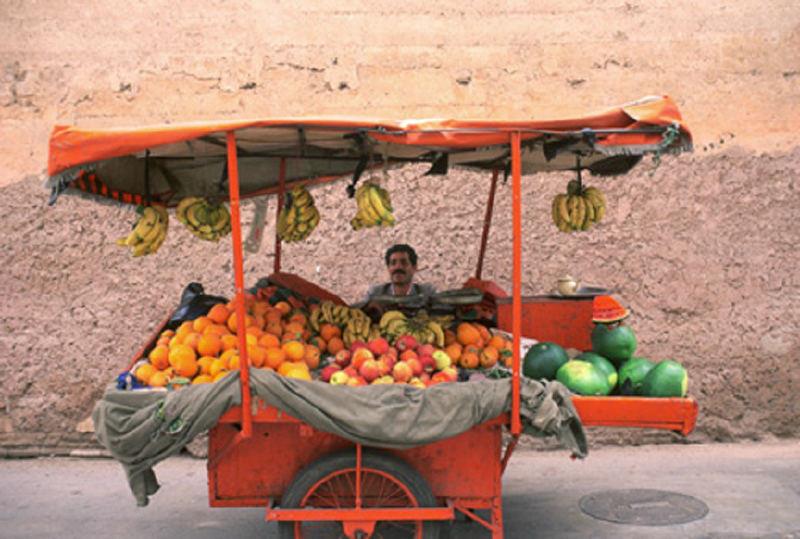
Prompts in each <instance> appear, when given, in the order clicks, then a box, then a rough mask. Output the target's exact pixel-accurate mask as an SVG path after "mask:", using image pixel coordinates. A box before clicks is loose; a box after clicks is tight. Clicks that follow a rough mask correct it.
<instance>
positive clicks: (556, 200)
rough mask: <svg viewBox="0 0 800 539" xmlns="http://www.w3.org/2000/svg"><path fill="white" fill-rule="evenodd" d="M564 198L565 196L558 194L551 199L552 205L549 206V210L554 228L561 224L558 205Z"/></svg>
mask: <svg viewBox="0 0 800 539" xmlns="http://www.w3.org/2000/svg"><path fill="white" fill-rule="evenodd" d="M564 197H565V195H562V194H558V195H556V196H554V197H553V203H552V205H551V208H550V210H551V213H552V217H553V223H554V224H555V225H556V226H558V224H559V223H560V222H561V213H560V212H559V205H560V203H561V199H562V198H564Z"/></svg>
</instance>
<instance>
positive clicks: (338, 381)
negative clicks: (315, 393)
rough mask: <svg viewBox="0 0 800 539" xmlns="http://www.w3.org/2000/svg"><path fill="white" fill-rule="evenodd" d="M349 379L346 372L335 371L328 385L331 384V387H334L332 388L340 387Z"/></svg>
mask: <svg viewBox="0 0 800 539" xmlns="http://www.w3.org/2000/svg"><path fill="white" fill-rule="evenodd" d="M349 379H350V377H349V376H347V373H346V372H344V371H336V372H335V373H333V374H332V375H331V380H330V383H331V385H334V386H341V385H345V384H347V380H349Z"/></svg>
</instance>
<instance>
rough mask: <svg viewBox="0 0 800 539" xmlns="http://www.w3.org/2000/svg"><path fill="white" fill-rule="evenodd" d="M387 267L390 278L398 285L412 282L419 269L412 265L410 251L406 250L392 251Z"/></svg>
mask: <svg viewBox="0 0 800 539" xmlns="http://www.w3.org/2000/svg"><path fill="white" fill-rule="evenodd" d="M387 269H388V270H389V279H391V281H392V283H393V284H396V285H405V284H408V283H410V282H411V279H412V278H413V277H414V272H415V271H417V268H416V267H414V266H413V265H411V260H409V258H408V253H405V252H399V253H392V254H391V255H390V256H389V265H388V266H387Z"/></svg>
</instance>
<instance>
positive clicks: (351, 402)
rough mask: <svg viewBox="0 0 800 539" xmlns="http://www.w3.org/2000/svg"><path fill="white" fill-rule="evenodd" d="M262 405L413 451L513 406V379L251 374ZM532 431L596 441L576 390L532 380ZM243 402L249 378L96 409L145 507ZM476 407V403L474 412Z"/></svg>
mask: <svg viewBox="0 0 800 539" xmlns="http://www.w3.org/2000/svg"><path fill="white" fill-rule="evenodd" d="M250 372H251V375H250V384H251V388H252V395H253V401H254V403H255V402H256V401H257V400H262V401H263V402H264V403H266V404H268V405H271V406H274V407H276V408H278V409H280V410H283V411H284V412H286V413H288V414H289V415H291V416H293V417H295V418H297V419H300V420H302V421H304V422H306V423H308V424H309V425H311V426H312V427H314V428H316V429H318V430H320V431H325V432H330V433H333V434H336V435H339V436H341V437H343V438H346V439H348V440H350V441H352V442H356V443H361V444H364V445H366V446H372V447H384V448H393V449H406V448H410V447H415V446H419V445H425V444H429V443H431V442H435V441H437V440H442V439H444V438H449V437H451V436H455V435H457V434H460V433H462V432H465V431H467V430H469V429H470V428H472V427H473V426H475V425H478V424H480V423H483V422H485V421H488V420H490V419H493V418H495V417H497V416H498V415H500V414H501V413H502V412H505V411H509V410H510V409H511V379H510V378H507V379H503V380H484V381H480V382H465V383H445V384H438V385H435V386H433V387H430V388H427V389H418V388H414V387H411V386H408V385H378V386H363V387H349V386H332V385H329V384H325V383H323V382H308V381H304V380H296V379H292V378H286V377H284V376H279V375H277V374H275V373H274V372H272V371H269V370H264V369H251V371H250ZM520 402H521V407H520V408H521V410H520V413H521V416H522V424H523V429H524V432H525V433H527V434H533V435H536V436H556V437H557V438H558V439H559V440H560V441H561V443H562V445H564V446H565V447H566V448H568V449H569V450H571V451H572V453H573V455H574V456H577V457H581V458H582V457H584V456H586V454H587V443H586V437H585V435H584V432H583V427H582V425H581V422H580V418H579V417H578V414H577V412H576V411H575V408H574V407H573V405H572V401H571V399H570V393H569V390H567V389H566V388H565V387H564V386H563V385H561V384H560V383H558V382H537V381H534V380H529V379H527V378H523V379H522V380H521V384H520ZM240 403H241V389H240V384H239V373H238V372H233V373H231V374H229V375H228V376H225V377H224V378H222V379H221V380H219V381H217V382H216V383H213V384H200V385H195V386H188V387H185V388H183V389H181V390H180V391H170V392H165V391H158V390H119V389H117V388H116V386H110V387H109V388H108V389H107V390H106V392H105V394H104V395H103V397H102V399H100V400H99V401H98V402H97V404H96V405H95V408H94V412H93V414H92V419H93V421H94V425H95V432H96V435H97V439H98V440H99V441H100V443H101V444H103V446H105V448H106V449H108V451H109V452H110V453H111V455H112V456H113V457H114V458H115V459H117V460H118V461H119V462H120V463H121V464H122V466H123V467H124V468H125V472H126V474H127V477H128V483H129V485H130V488H131V491H132V492H133V495H134V496H135V498H136V502H137V504H138V505H147V503H148V496H150V495H152V494H154V493H155V492H156V490H158V483H157V481H156V476H155V473H154V472H153V466H155V465H156V464H157V463H158V462H160V461H162V460H164V459H166V458H167V457H168V456H170V455H173V454H175V453H177V452H178V451H180V450H181V449H182V448H183V447H184V446H185V445H186V444H187V443H189V442H190V441H191V440H192V439H193V438H194V437H195V436H197V435H198V434H200V433H202V432H204V431H207V430H209V429H210V428H212V427H213V426H214V425H216V423H217V420H218V419H219V418H220V416H221V415H222V414H224V413H225V412H226V411H227V410H228V409H229V408H231V407H232V406H236V405H238V404H240ZM465 403H468V404H469V405H465Z"/></svg>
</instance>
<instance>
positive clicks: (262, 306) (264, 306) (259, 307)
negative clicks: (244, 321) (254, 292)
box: [250, 301, 272, 316]
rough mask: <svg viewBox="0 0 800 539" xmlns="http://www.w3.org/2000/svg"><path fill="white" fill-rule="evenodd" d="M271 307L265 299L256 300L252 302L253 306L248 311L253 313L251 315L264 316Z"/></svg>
mask: <svg viewBox="0 0 800 539" xmlns="http://www.w3.org/2000/svg"><path fill="white" fill-rule="evenodd" d="M271 309H272V307H271V306H270V304H269V303H268V302H266V301H256V302H254V303H253V307H252V308H251V309H250V312H252V313H253V316H264V315H266V314H267V313H268V312H269V311H270V310H271Z"/></svg>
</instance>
